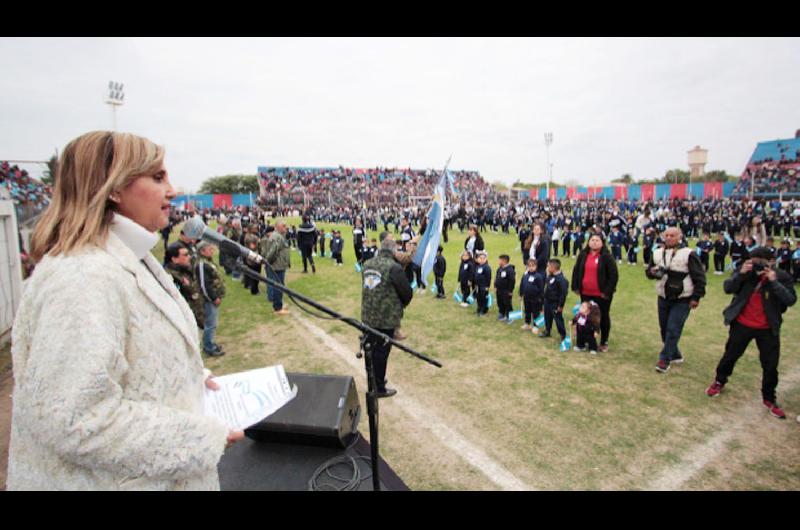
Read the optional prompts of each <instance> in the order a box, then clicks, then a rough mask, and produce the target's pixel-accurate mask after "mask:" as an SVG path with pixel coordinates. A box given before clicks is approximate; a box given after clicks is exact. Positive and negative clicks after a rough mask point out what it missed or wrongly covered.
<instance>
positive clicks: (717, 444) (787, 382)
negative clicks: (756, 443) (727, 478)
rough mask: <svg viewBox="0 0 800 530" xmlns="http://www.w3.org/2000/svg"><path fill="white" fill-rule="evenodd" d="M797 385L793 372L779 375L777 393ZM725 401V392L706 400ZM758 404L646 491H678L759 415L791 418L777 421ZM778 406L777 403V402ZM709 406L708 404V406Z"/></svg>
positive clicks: (748, 407)
mask: <svg viewBox="0 0 800 530" xmlns="http://www.w3.org/2000/svg"><path fill="white" fill-rule="evenodd" d="M798 383H800V373H799V372H793V373H791V374H788V375H785V376H781V378H780V380H779V385H778V390H779V391H783V392H786V391H788V390H790V389H793V388H794V387H795V386H796V385H797V384H798ZM717 399H725V391H724V390H723V393H722V394H721V395H719V396H717V397H714V398H708V400H709V401H712V400H717ZM754 399H756V400H757V401H754V402H753V403H749V404H748V405H746V406H744V407H742V408H741V409H740V410H739V411H738V416H737V419H736V420H734V422H733V423H732V424H731V426H730V427H728V428H726V429H725V430H722V431H720V432H718V433H717V434H715V435H714V436H713V437H712V438H711V439H710V440H709V441H707V442H706V443H704V444H701V445H698V446H697V447H695V448H694V449H693V450H692V451H691V452H690V453H688V454H686V455H685V456H684V457H683V459H682V460H683V462H682V463H680V464H678V465H677V466H675V467H671V468H669V469H667V470H666V471H664V472H663V473H662V474H661V475H659V476H658V477H656V479H655V480H653V481H652V482H651V483H650V484H649V485H648V486H647V487H646V488H645V489H646V490H649V491H673V490H678V489H680V488H681V486H683V484H685V483H686V482H688V481H689V480H690V479H691V478H692V477H694V476H695V475H696V474H697V473H698V472H699V471H701V470H702V469H703V468H704V467H705V466H707V465H708V464H709V462H711V461H712V460H713V459H714V458H716V457H717V456H719V455H720V454H721V453H722V452H723V451H724V450H725V445H726V444H727V443H728V442H729V441H730V440H731V439H732V438H734V437H735V436H736V434H737V433H740V432H751V431H752V429H751V428H749V427H748V425H749V424H750V423H752V422H753V420H754V419H755V418H758V417H759V416H767V417H768V418H769V420H774V421H784V422H785V421H790V419H791V417H790V415H787V419H786V420H779V419H777V418H772V417H771V416H769V412H768V411H767V409H766V408H764V406H762V405H761V404H760V399H759V398H758V397H754ZM778 403H780V401H778ZM709 404H710V403H709Z"/></svg>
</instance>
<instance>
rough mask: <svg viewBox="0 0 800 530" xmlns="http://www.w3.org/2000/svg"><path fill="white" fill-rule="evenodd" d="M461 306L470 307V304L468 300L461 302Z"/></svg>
mask: <svg viewBox="0 0 800 530" xmlns="http://www.w3.org/2000/svg"><path fill="white" fill-rule="evenodd" d="M461 307H469V304H468V303H466V302H461Z"/></svg>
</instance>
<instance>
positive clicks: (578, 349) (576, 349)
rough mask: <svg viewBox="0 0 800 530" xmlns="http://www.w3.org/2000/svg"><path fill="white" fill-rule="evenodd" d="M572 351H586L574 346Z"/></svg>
mask: <svg viewBox="0 0 800 530" xmlns="http://www.w3.org/2000/svg"><path fill="white" fill-rule="evenodd" d="M572 349H573V350H575V351H586V348H581V347H580V346H575V347H574V348H572Z"/></svg>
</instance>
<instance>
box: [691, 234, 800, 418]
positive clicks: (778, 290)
mask: <svg viewBox="0 0 800 530" xmlns="http://www.w3.org/2000/svg"><path fill="white" fill-rule="evenodd" d="M774 267H775V259H774V258H772V256H771V253H770V251H769V250H768V249H766V248H764V247H759V248H756V249H754V250H753V251H752V252H751V253H750V259H748V260H747V261H745V262H744V263H743V264H742V267H741V269H740V270H738V271H735V272H734V273H733V275H732V276H731V277H730V278H729V279H727V280H725V283H724V284H723V288H724V289H725V293H726V294H732V295H733V296H734V298H733V301H732V302H731V304H730V305H729V306H728V307H727V308H725V311H723V313H722V314H723V316H724V317H725V324H726V325H730V331H729V332H728V342H727V343H726V344H725V354H724V355H723V356H722V359H720V361H719V364H718V365H717V377H716V379H715V381H714V382H713V383H712V384H711V386H709V387H708V388H707V389H706V394H707V395H708V396H711V397H714V396H717V395H719V393H720V392H721V391H722V388H723V387H724V386H725V383H727V382H728V377H730V375H731V374H732V373H733V367H734V366H735V365H736V361H738V360H739V357H741V356H742V355H743V354H744V352H745V350H746V349H747V345H748V344H750V341H751V340H753V339H755V340H756V344H757V345H758V353H759V360H760V361H761V369H762V370H763V376H762V380H761V396H762V398H763V403H764V406H765V407H767V409H769V412H770V414H772V415H773V416H775V417H776V418H780V419H785V418H786V414H785V413H784V412H783V410H781V408H780V406H778V404H777V403H776V401H775V388H776V387H777V386H778V361H779V359H780V347H781V343H780V331H781V323H782V322H783V318H782V317H781V314H783V313H784V312H785V311H786V309H787V308H788V307H789V306H792V305H794V303H795V302H796V301H797V295H796V294H795V291H794V285H793V284H792V277H791V276H789V274H787V273H786V272H784V271H782V270H775V268H774Z"/></svg>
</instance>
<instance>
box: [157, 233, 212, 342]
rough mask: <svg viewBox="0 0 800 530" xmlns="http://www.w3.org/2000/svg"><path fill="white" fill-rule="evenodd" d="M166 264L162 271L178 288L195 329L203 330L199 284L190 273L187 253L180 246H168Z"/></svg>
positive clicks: (190, 265)
mask: <svg viewBox="0 0 800 530" xmlns="http://www.w3.org/2000/svg"><path fill="white" fill-rule="evenodd" d="M165 259H166V261H167V264H166V265H165V266H164V269H165V270H166V271H167V272H168V273H169V275H170V276H172V280H173V281H174V282H175V287H177V288H178V290H179V291H180V293H181V295H182V296H183V298H184V299H185V300H186V303H188V304H189V307H190V308H191V309H192V313H194V319H195V320H196V321H197V327H199V328H200V329H203V326H204V325H205V322H204V318H203V316H204V315H203V296H202V294H201V293H200V284H199V282H198V281H197V280H196V279H195V275H194V273H193V271H192V260H191V257H190V256H189V251H188V250H187V249H186V248H185V247H182V246H170V247H169V248H168V249H167V253H166V256H165Z"/></svg>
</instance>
